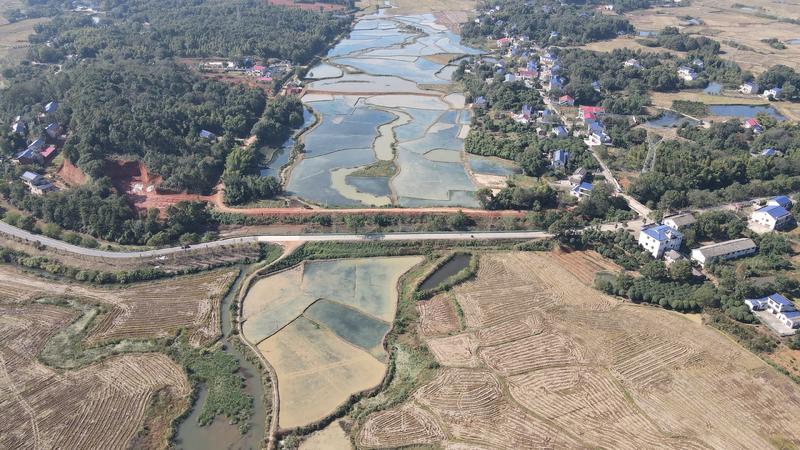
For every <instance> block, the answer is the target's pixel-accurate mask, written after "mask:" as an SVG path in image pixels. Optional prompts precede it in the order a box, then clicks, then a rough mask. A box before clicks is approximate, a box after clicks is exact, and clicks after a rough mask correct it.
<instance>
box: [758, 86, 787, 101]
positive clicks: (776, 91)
mask: <svg viewBox="0 0 800 450" xmlns="http://www.w3.org/2000/svg"><path fill="white" fill-rule="evenodd" d="M782 93H783V89H781V88H779V87H774V88H772V89H767V90H765V91H764V92H763V93H762V94H761V96H762V97H764V98H767V99H768V98H770V97H772V98H774V99H779V98H781V94H782Z"/></svg>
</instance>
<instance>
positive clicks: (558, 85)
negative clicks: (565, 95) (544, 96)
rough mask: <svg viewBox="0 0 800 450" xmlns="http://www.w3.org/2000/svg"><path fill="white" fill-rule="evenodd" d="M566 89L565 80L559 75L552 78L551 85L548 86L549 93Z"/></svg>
mask: <svg viewBox="0 0 800 450" xmlns="http://www.w3.org/2000/svg"><path fill="white" fill-rule="evenodd" d="M563 88H564V80H563V79H562V78H560V77H559V76H558V75H551V76H550V84H549V85H548V86H547V90H548V91H555V90H560V89H563Z"/></svg>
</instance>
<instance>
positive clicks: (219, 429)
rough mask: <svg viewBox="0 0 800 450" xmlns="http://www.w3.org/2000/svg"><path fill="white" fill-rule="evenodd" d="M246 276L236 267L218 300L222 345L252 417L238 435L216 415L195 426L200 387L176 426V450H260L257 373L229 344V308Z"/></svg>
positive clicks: (202, 397)
mask: <svg viewBox="0 0 800 450" xmlns="http://www.w3.org/2000/svg"><path fill="white" fill-rule="evenodd" d="M247 273H248V267H246V266H242V267H240V270H239V276H238V277H237V278H236V282H234V284H233V286H231V289H230V290H229V291H228V293H227V294H226V295H225V297H224V298H223V299H222V305H221V306H220V320H221V326H222V340H221V341H222V344H223V345H224V346H225V351H226V352H227V353H229V354H231V355H233V356H235V357H236V359H238V360H239V365H240V374H241V375H242V376H243V377H244V379H245V386H244V391H245V393H246V394H247V395H249V396H250V397H252V398H253V415H252V416H251V417H250V420H249V422H248V425H249V427H248V430H247V432H246V433H244V434H242V433H240V432H239V427H238V425H235V424H231V423H230V422H229V421H228V419H227V418H226V417H220V416H217V418H216V419H214V422H213V423H212V424H211V425H207V426H200V424H199V423H198V418H199V417H200V410H201V409H202V406H203V404H204V403H205V401H206V398H207V397H208V389H206V387H205V386H203V385H201V386H200V387H199V392H198V396H197V401H195V404H194V406H193V407H192V412H191V414H190V415H189V416H187V417H186V418H185V419H184V420H182V421H181V423H180V424H179V425H178V430H177V432H176V436H175V447H176V448H178V449H185V450H197V449H200V450H203V449H209V450H212V449H213V450H217V449H260V448H261V447H262V445H261V442H262V441H263V439H264V432H265V423H266V420H267V411H266V408H265V406H264V402H263V398H264V387H263V385H262V384H261V376H260V370H259V368H258V367H256V366H255V365H254V364H253V363H251V362H250V361H248V360H247V359H246V358H245V357H244V355H243V354H242V353H241V352H240V351H239V349H238V347H237V346H235V345H232V343H231V331H232V329H233V318H232V313H231V311H230V306H231V304H232V303H233V302H234V301H236V293H237V292H238V290H239V286H240V285H241V283H242V281H243V280H244V279H245V277H246V275H247Z"/></svg>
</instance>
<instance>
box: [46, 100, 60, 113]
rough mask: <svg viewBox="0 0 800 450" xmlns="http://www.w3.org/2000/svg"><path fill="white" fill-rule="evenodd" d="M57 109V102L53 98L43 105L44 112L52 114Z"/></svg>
mask: <svg viewBox="0 0 800 450" xmlns="http://www.w3.org/2000/svg"><path fill="white" fill-rule="evenodd" d="M57 110H58V102H57V101H55V100H53V101H52V102H50V103H48V104H46V105H44V112H45V114H53V113H54V112H56V111H57Z"/></svg>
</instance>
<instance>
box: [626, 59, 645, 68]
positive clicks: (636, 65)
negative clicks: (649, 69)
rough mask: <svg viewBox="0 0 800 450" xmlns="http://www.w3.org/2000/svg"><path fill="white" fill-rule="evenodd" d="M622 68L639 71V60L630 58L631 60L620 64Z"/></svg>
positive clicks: (640, 66)
mask: <svg viewBox="0 0 800 450" xmlns="http://www.w3.org/2000/svg"><path fill="white" fill-rule="evenodd" d="M622 67H633V68H634V69H641V68H642V65H641V64H639V60H638V59H633V58H631V59H629V60H627V61H625V62H624V63H622Z"/></svg>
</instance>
